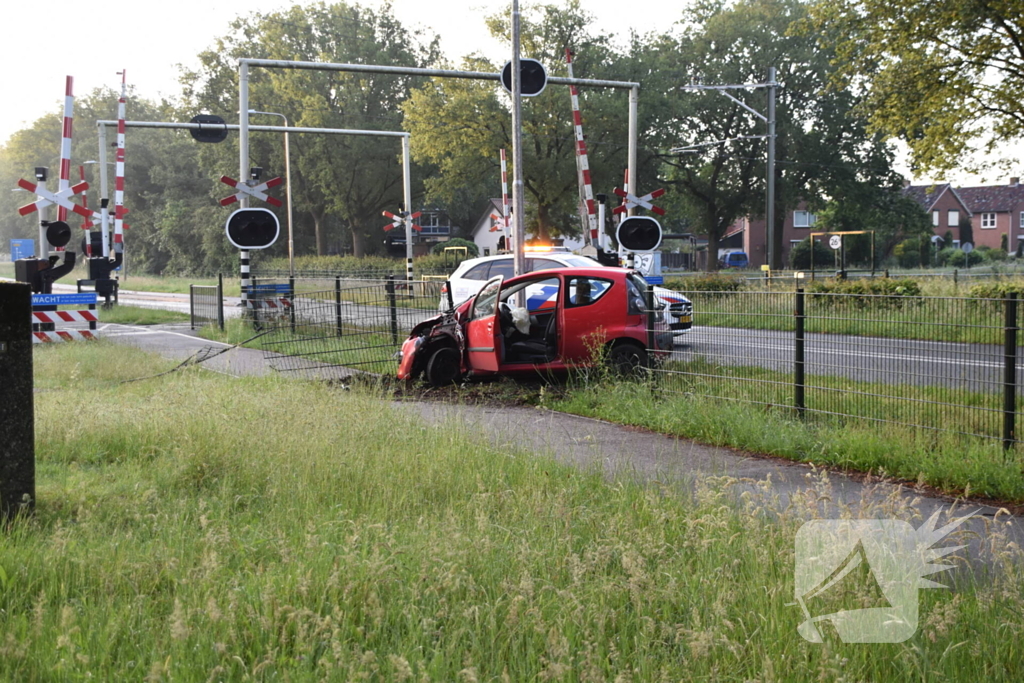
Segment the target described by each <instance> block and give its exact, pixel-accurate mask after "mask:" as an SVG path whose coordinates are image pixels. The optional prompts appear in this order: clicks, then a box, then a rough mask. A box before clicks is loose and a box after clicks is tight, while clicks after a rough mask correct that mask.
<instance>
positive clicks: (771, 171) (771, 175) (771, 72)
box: [765, 66, 814, 268]
mask: <svg viewBox="0 0 1024 683" xmlns="http://www.w3.org/2000/svg"><path fill="white" fill-rule="evenodd" d="M777 87H778V84H777V83H776V82H775V67H774V66H771V67H768V182H767V186H768V188H767V192H768V197H767V200H766V204H767V206H766V207H765V222H766V224H767V225H766V227H767V238H768V267H769V268H776V267H777V265H778V264H776V263H775V91H776V89H777ZM811 250H812V251H813V250H814V245H813V244H812V245H811Z"/></svg>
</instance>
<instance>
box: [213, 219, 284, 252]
mask: <svg viewBox="0 0 1024 683" xmlns="http://www.w3.org/2000/svg"><path fill="white" fill-rule="evenodd" d="M224 232H226V233H227V236H228V242H231V244H233V245H235V246H236V247H238V248H239V249H266V248H267V247H269V246H271V245H273V244H274V242H276V241H277V236H278V235H279V234H280V232H281V224H280V223H278V221H277V216H275V215H274V213H273V212H272V211H270V210H269V209H238V210H237V211H235V212H234V213H233V214H231V215H230V216H228V221H227V223H226V224H225V226H224Z"/></svg>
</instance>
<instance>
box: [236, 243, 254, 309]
mask: <svg viewBox="0 0 1024 683" xmlns="http://www.w3.org/2000/svg"><path fill="white" fill-rule="evenodd" d="M238 255H239V257H240V258H241V266H240V269H239V277H240V278H241V281H242V308H243V309H244V310H245V311H248V310H249V287H250V286H251V285H252V281H251V280H250V279H249V250H248V249H243V250H241V251H240V252H238ZM242 315H243V316H245V315H248V313H243V314H242Z"/></svg>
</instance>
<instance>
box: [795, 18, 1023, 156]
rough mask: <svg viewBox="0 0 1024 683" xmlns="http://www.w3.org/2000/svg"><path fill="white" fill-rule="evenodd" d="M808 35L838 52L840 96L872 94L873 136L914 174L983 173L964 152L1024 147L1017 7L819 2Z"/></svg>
mask: <svg viewBox="0 0 1024 683" xmlns="http://www.w3.org/2000/svg"><path fill="white" fill-rule="evenodd" d="M808 27H809V29H810V30H811V31H812V32H813V33H814V34H815V35H819V36H820V41H821V43H822V44H823V45H825V46H828V47H829V48H830V49H834V50H835V53H836V59H835V61H836V64H837V66H838V70H837V71H836V73H835V74H834V75H833V78H832V84H833V86H835V87H837V88H847V87H851V86H852V87H853V88H855V89H858V90H865V91H866V93H867V97H866V98H865V99H864V101H863V102H862V104H861V105H860V107H861V110H862V112H863V113H864V114H865V115H867V116H868V117H870V120H871V130H872V131H874V132H880V133H883V134H885V135H887V136H891V137H896V138H899V139H900V140H903V141H904V142H906V143H907V145H909V147H910V151H911V155H912V156H911V162H912V167H913V168H914V169H915V170H935V171H945V170H950V169H954V168H962V169H967V170H978V169H977V168H974V167H972V166H971V165H970V164H969V161H968V158H967V154H966V153H967V152H970V151H971V150H973V149H980V150H983V151H984V152H986V153H993V152H999V150H1000V147H1001V145H1003V144H1004V143H1005V142H1007V141H1011V140H1019V139H1021V138H1022V137H1024V10H1022V7H1021V3H1020V0H931V1H929V2H922V1H921V0H822V1H820V2H817V3H816V4H814V5H813V6H812V8H811V21H810V22H809V25H808Z"/></svg>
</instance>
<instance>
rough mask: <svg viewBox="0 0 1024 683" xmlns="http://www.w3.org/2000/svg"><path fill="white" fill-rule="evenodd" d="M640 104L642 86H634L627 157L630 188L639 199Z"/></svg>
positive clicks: (630, 213) (630, 93)
mask: <svg viewBox="0 0 1024 683" xmlns="http://www.w3.org/2000/svg"><path fill="white" fill-rule="evenodd" d="M639 102H640V86H639V85H634V86H633V87H632V88H630V89H629V150H628V151H627V156H626V164H627V165H626V172H627V174H628V177H629V187H632V188H633V192H634V193H635V194H636V195H637V196H638V197H639V196H640V193H639V189H640V183H639V182H638V181H637V172H636V154H637V152H636V148H637V135H638V133H637V129H638V128H639V124H638V121H637V109H638V107H639ZM627 213H628V215H630V216H633V215H636V209H635V208H632V209H630V210H629V211H628V212H627Z"/></svg>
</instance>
